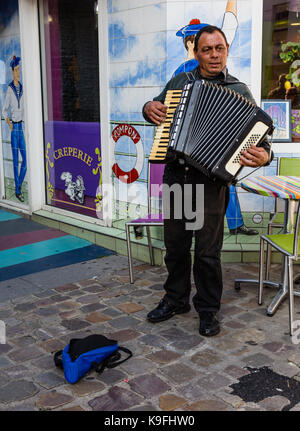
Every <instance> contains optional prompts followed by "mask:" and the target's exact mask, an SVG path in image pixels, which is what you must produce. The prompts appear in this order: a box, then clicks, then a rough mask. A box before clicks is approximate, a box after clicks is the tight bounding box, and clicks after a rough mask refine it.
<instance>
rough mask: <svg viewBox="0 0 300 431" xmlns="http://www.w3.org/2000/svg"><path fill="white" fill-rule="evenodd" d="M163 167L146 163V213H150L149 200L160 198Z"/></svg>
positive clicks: (159, 164) (158, 164) (162, 165)
mask: <svg viewBox="0 0 300 431" xmlns="http://www.w3.org/2000/svg"><path fill="white" fill-rule="evenodd" d="M164 170H165V165H164V164H163V163H150V162H148V212H149V213H151V199H152V198H157V200H161V198H162V183H163V174H164Z"/></svg>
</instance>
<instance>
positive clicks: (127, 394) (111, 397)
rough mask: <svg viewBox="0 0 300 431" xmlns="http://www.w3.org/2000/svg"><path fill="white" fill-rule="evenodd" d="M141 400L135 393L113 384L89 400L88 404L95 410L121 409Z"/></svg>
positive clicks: (126, 408)
mask: <svg viewBox="0 0 300 431" xmlns="http://www.w3.org/2000/svg"><path fill="white" fill-rule="evenodd" d="M142 402H143V398H142V397H140V396H139V395H137V394H136V393H134V392H132V391H129V390H127V389H124V388H122V387H119V386H113V387H112V388H110V389H109V390H108V392H107V393H106V394H104V395H101V396H100V397H97V398H94V399H93V400H91V401H89V403H88V404H89V406H90V407H91V408H92V409H93V410H95V411H123V410H128V409H129V408H130V407H133V406H136V405H138V404H141V403H142Z"/></svg>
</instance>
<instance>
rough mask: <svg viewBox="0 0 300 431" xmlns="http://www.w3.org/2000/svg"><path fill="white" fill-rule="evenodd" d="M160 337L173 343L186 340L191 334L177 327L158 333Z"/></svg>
mask: <svg viewBox="0 0 300 431" xmlns="http://www.w3.org/2000/svg"><path fill="white" fill-rule="evenodd" d="M158 335H159V336H160V337H164V338H166V339H167V340H168V341H170V342H172V341H178V340H184V338H185V337H187V336H188V335H189V334H187V333H186V332H184V331H182V330H181V329H179V328H177V327H175V326H172V327H171V328H169V329H165V330H163V331H160V332H158Z"/></svg>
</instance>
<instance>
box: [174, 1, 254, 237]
mask: <svg viewBox="0 0 300 431" xmlns="http://www.w3.org/2000/svg"><path fill="white" fill-rule="evenodd" d="M206 25H208V24H207V23H201V21H200V20H199V19H192V20H191V21H190V22H189V24H188V25H186V26H184V27H182V28H181V29H180V30H178V31H177V33H176V36H178V37H181V38H182V39H183V43H184V46H185V49H186V51H187V58H186V60H185V61H184V62H183V63H182V64H181V65H180V66H179V67H178V68H177V69H176V70H175V72H174V76H175V75H177V74H178V73H181V72H189V71H191V70H193V69H195V68H196V67H197V66H198V61H197V60H196V59H195V56H194V40H195V37H196V34H197V32H198V31H199V30H200V29H201V28H203V27H205V26H206ZM237 27H238V20H237V1H236V0H228V1H227V5H226V10H225V13H224V17H223V23H222V30H223V31H224V33H225V35H226V38H227V41H228V44H229V45H231V43H232V42H233V40H234V38H235V35H236V29H237ZM226 219H227V224H228V228H229V231H230V233H231V234H233V235H236V234H244V235H257V234H258V231H256V230H254V229H249V228H248V227H246V226H245V224H244V221H243V216H242V213H241V208H240V204H239V200H238V195H237V192H236V188H235V186H233V185H231V186H230V198H229V203H228V207H227V211H226Z"/></svg>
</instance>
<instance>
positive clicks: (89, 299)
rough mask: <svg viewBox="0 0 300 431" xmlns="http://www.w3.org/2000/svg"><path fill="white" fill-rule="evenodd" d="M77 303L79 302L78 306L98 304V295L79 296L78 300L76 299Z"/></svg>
mask: <svg viewBox="0 0 300 431" xmlns="http://www.w3.org/2000/svg"><path fill="white" fill-rule="evenodd" d="M76 301H77V302H79V303H80V304H93V303H94V302H96V303H98V302H99V296H98V295H95V294H93V295H84V296H80V297H79V298H77V299H76Z"/></svg>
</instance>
